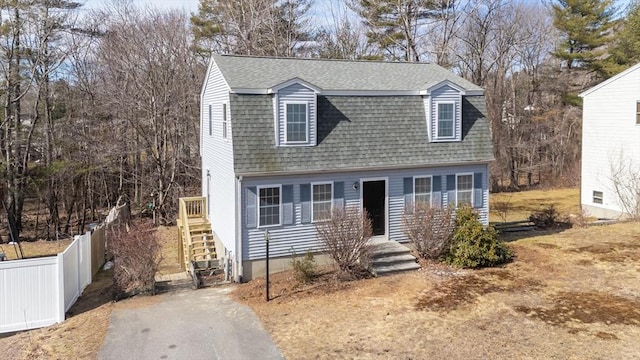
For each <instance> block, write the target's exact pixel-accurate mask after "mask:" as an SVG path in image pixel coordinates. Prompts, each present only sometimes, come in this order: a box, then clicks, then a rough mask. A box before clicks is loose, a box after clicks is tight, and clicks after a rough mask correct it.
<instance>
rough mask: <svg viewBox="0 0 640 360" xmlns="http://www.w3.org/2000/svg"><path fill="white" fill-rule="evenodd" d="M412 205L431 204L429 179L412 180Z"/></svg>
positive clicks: (416, 178)
mask: <svg viewBox="0 0 640 360" xmlns="http://www.w3.org/2000/svg"><path fill="white" fill-rule="evenodd" d="M413 190H414V191H413V194H414V195H413V196H414V203H415V204H418V203H425V204H428V205H430V204H431V177H415V178H413Z"/></svg>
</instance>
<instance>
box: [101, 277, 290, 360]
mask: <svg viewBox="0 0 640 360" xmlns="http://www.w3.org/2000/svg"><path fill="white" fill-rule="evenodd" d="M230 290H231V287H214V288H205V289H199V290H192V291H188V290H185V291H178V292H172V293H167V294H163V295H158V296H160V297H161V301H160V302H159V303H157V304H154V305H150V306H148V307H143V308H132V309H115V310H114V311H113V312H112V313H111V319H110V323H109V330H108V332H107V336H106V339H105V343H104V345H103V346H102V349H101V350H100V353H99V355H98V358H99V359H104V360H111V359H114V360H115V359H118V360H120V359H234V360H235V359H237V360H242V359H251V360H253V359H284V357H283V356H282V354H281V353H280V351H279V350H278V348H277V347H276V346H275V344H274V343H273V341H272V340H271V338H270V337H269V334H267V332H266V331H265V330H264V329H263V327H262V324H261V323H260V321H259V320H258V317H257V316H256V315H255V314H254V313H253V311H252V310H251V309H250V308H248V307H246V306H244V305H241V304H238V303H237V302H234V301H233V300H231V298H230V297H229V296H228V293H229V291H230Z"/></svg>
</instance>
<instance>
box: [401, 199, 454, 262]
mask: <svg viewBox="0 0 640 360" xmlns="http://www.w3.org/2000/svg"><path fill="white" fill-rule="evenodd" d="M402 228H403V231H404V234H405V235H406V236H407V237H408V238H409V240H411V243H412V244H413V246H414V247H415V248H416V252H417V253H418V255H420V257H422V258H423V259H439V258H440V257H442V256H443V255H445V254H446V253H447V252H448V251H449V248H450V247H451V243H452V241H453V230H454V229H455V219H454V211H453V208H451V207H447V208H433V207H431V206H429V204H426V203H423V202H418V203H416V204H415V205H414V206H413V207H412V208H405V210H404V214H403V215H402Z"/></svg>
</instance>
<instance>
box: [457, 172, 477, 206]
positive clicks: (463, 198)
mask: <svg viewBox="0 0 640 360" xmlns="http://www.w3.org/2000/svg"><path fill="white" fill-rule="evenodd" d="M456 204H457V206H460V205H463V204H467V205H473V174H462V175H456Z"/></svg>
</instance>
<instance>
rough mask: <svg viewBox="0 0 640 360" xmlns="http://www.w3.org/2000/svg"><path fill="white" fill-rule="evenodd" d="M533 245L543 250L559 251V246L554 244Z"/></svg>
mask: <svg viewBox="0 0 640 360" xmlns="http://www.w3.org/2000/svg"><path fill="white" fill-rule="evenodd" d="M535 245H536V246H537V247H540V248H543V249H559V248H560V246H558V245H556V244H548V243H537V244H535Z"/></svg>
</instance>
